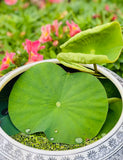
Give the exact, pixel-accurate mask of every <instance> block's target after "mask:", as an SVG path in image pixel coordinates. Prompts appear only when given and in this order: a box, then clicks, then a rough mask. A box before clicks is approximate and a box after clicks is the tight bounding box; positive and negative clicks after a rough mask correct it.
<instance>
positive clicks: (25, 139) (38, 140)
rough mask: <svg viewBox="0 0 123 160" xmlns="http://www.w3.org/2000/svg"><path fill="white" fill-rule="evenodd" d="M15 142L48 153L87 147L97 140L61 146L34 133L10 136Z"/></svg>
mask: <svg viewBox="0 0 123 160" xmlns="http://www.w3.org/2000/svg"><path fill="white" fill-rule="evenodd" d="M12 138H14V139H15V140H16V141H18V142H20V143H22V144H24V145H26V146H29V147H33V148H37V149H43V150H49V151H60V150H62V151H63V150H70V149H76V148H80V147H84V146H86V145H89V144H91V143H93V142H95V141H97V140H99V138H97V137H95V138H93V139H91V140H89V139H87V140H86V141H84V142H83V143H81V144H74V145H72V144H71V145H70V144H62V143H52V142H50V141H49V140H48V139H47V138H46V136H45V134H44V133H43V132H39V133H35V134H32V135H27V134H24V133H19V134H17V135H15V136H12Z"/></svg>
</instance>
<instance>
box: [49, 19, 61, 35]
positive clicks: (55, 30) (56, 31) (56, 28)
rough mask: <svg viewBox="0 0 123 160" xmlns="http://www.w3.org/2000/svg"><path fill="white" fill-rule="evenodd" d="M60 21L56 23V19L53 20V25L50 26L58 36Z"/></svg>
mask: <svg viewBox="0 0 123 160" xmlns="http://www.w3.org/2000/svg"><path fill="white" fill-rule="evenodd" d="M61 24H62V22H60V23H58V20H55V21H53V25H52V26H51V28H52V31H53V32H55V34H56V36H57V37H58V36H59V27H60V25H61Z"/></svg>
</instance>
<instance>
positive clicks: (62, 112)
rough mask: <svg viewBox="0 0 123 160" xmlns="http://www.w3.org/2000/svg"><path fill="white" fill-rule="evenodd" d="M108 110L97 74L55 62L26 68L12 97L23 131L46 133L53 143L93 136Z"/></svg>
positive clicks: (15, 118) (12, 112) (11, 106)
mask: <svg viewBox="0 0 123 160" xmlns="http://www.w3.org/2000/svg"><path fill="white" fill-rule="evenodd" d="M90 84H93V85H90ZM22 95H23V96H22ZM93 110H94V112H93ZM107 111H108V101H107V96H106V92H105V90H104V88H103V86H102V85H101V83H100V82H99V81H98V79H97V78H96V77H94V76H92V75H90V74H87V73H82V72H76V73H67V72H65V71H64V70H63V69H62V68H61V67H59V66H58V65H56V64H53V63H41V64H38V65H36V66H34V67H32V68H31V69H29V70H28V71H26V72H25V73H24V74H23V75H22V76H21V77H20V78H19V79H18V81H17V82H16V84H15V85H14V87H13V89H12V92H11V94H10V97H9V115H10V117H11V120H12V122H13V124H14V125H15V126H16V127H17V128H18V129H19V130H20V131H21V132H23V133H27V134H32V133H35V132H44V133H45V134H46V136H47V138H48V140H49V141H51V142H53V143H67V144H76V143H82V142H83V141H85V139H87V138H89V139H92V138H93V137H95V136H96V135H97V134H98V132H99V131H100V129H101V127H102V125H103V124H104V121H105V119H106V116H107ZM22 120H23V123H22ZM66 124H69V126H66ZM92 126H93V127H92ZM71 131H72V132H71Z"/></svg>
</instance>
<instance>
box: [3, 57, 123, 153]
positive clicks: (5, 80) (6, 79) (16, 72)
mask: <svg viewBox="0 0 123 160" xmlns="http://www.w3.org/2000/svg"><path fill="white" fill-rule="evenodd" d="M44 62H53V63H59V61H58V60H57V59H49V60H43V61H38V62H34V63H30V64H27V65H24V66H22V67H19V68H17V69H15V70H13V71H11V72H9V73H7V74H6V75H4V76H3V77H2V78H1V82H0V90H2V88H3V87H4V86H5V85H6V84H7V83H8V82H9V81H10V80H11V79H13V78H14V77H16V76H17V75H19V74H21V73H23V72H24V71H26V70H28V69H29V68H30V67H32V66H34V65H36V64H39V63H44ZM84 66H86V67H88V68H91V69H93V65H91V64H87V65H84ZM98 71H99V72H100V73H101V74H103V75H104V76H106V77H107V78H108V79H110V80H111V81H112V82H113V83H114V85H115V86H116V87H117V88H118V90H119V92H120V95H121V98H122V102H123V89H122V85H121V84H120V82H119V81H118V80H117V79H116V78H115V75H112V74H115V73H113V72H112V71H109V70H108V69H106V68H104V67H102V66H99V65H98ZM122 123H123V109H122V113H121V116H120V118H119V120H118V122H117V124H116V125H115V127H114V128H113V129H112V130H111V131H110V132H109V133H107V134H106V135H105V136H104V137H102V138H101V139H99V140H98V141H96V142H94V143H92V144H89V145H87V146H84V147H80V148H77V149H72V150H65V151H48V150H42V149H36V148H32V147H28V146H26V145H23V144H21V143H19V142H17V141H16V140H14V139H13V138H11V137H10V136H9V135H7V134H6V133H5V132H4V131H3V130H2V128H1V127H0V133H1V134H2V135H5V136H4V137H6V139H8V140H9V141H10V142H11V143H13V144H14V145H16V146H19V148H22V149H24V150H27V151H31V152H35V153H39V154H42V155H50V156H55V155H56V156H63V155H64V156H65V155H69V154H70V155H71V154H76V153H79V152H85V151H87V150H89V149H93V148H94V147H95V146H98V145H100V144H101V143H103V142H104V141H106V140H107V139H109V138H110V137H111V136H112V135H114V134H115V132H116V130H118V129H119V128H120V126H121V124H122Z"/></svg>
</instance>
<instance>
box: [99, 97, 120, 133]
mask: <svg viewBox="0 0 123 160" xmlns="http://www.w3.org/2000/svg"><path fill="white" fill-rule="evenodd" d="M121 112H122V100H121V99H120V100H119V101H116V102H113V103H110V104H109V111H108V115H107V118H106V121H105V123H104V125H103V127H102V129H101V130H100V132H99V134H98V136H100V135H101V134H107V133H108V132H109V131H110V130H111V129H112V128H113V127H114V126H115V124H116V123H117V122H118V120H119V118H120V115H121Z"/></svg>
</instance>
